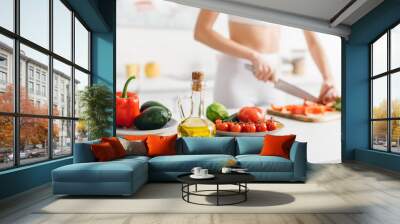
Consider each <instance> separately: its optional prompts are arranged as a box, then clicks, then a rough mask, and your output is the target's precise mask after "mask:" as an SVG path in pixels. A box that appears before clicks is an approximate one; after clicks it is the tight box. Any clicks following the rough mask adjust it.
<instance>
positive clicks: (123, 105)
mask: <svg viewBox="0 0 400 224" xmlns="http://www.w3.org/2000/svg"><path fill="white" fill-rule="evenodd" d="M133 79H135V76H132V77H130V78H129V79H128V80H126V82H125V85H124V89H123V91H122V92H117V94H116V96H117V97H116V124H117V126H118V127H126V128H129V127H131V126H132V125H133V122H134V121H135V118H136V117H137V116H138V115H139V114H140V111H139V96H138V95H137V94H136V93H134V92H128V84H129V83H130V81H132V80H133Z"/></svg>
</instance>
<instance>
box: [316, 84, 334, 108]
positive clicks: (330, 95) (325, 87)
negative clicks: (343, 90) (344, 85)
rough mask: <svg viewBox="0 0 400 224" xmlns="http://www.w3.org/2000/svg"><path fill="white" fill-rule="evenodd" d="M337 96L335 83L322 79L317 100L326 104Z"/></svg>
mask: <svg viewBox="0 0 400 224" xmlns="http://www.w3.org/2000/svg"><path fill="white" fill-rule="evenodd" d="M337 98H338V94H337V90H336V88H335V85H334V84H333V82H331V81H324V82H323V83H322V86H321V91H320V93H319V101H320V103H322V104H328V103H331V102H333V101H335V100H336V99H337Z"/></svg>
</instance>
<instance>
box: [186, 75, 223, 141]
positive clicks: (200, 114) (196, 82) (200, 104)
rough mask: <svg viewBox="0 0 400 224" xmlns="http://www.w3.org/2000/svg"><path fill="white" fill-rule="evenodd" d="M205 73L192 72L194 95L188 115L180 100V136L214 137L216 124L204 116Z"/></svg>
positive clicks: (191, 98)
mask: <svg viewBox="0 0 400 224" xmlns="http://www.w3.org/2000/svg"><path fill="white" fill-rule="evenodd" d="M203 89H204V74H203V73H202V72H193V73H192V95H191V97H190V104H191V110H190V111H191V112H190V115H189V116H188V117H186V116H185V115H184V112H183V107H182V103H181V100H178V106H179V108H180V112H181V117H182V121H181V123H180V124H179V125H178V135H179V136H180V137H213V136H215V132H216V129H215V125H214V123H213V122H211V121H210V120H208V119H207V118H206V117H205V116H204V99H203Z"/></svg>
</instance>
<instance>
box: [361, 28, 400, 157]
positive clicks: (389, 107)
mask: <svg viewBox="0 0 400 224" xmlns="http://www.w3.org/2000/svg"><path fill="white" fill-rule="evenodd" d="M397 26H400V21H397V22H396V23H394V24H392V25H391V26H390V27H389V28H387V29H386V30H385V31H384V32H383V33H381V34H379V35H378V36H377V37H376V38H375V39H374V40H372V41H371V42H370V43H369V44H368V47H369V72H368V73H369V78H368V81H369V99H370V100H369V146H370V147H369V149H370V150H373V151H379V152H386V153H391V154H400V152H393V151H392V133H391V132H392V126H391V123H392V121H400V117H393V116H392V98H391V97H392V96H391V92H392V85H391V80H392V76H393V75H396V74H397V73H398V72H400V67H397V68H393V69H392V68H391V51H392V48H391V37H392V35H391V32H392V30H393V29H394V28H395V27H397ZM385 34H386V35H387V39H386V41H387V51H386V55H387V56H386V57H387V64H386V71H385V72H382V73H379V74H376V75H374V74H373V72H374V70H373V66H374V62H373V54H374V52H373V44H374V43H376V41H378V40H379V39H380V38H381V37H383V36H384V35H385ZM383 77H386V87H387V93H386V98H387V105H386V110H387V114H386V118H373V81H374V80H376V79H379V78H383ZM376 121H386V123H387V124H386V125H387V130H386V135H387V138H386V150H385V151H384V150H379V149H376V148H374V136H373V135H374V133H373V125H372V124H373V122H376Z"/></svg>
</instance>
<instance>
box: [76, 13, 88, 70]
mask: <svg viewBox="0 0 400 224" xmlns="http://www.w3.org/2000/svg"><path fill="white" fill-rule="evenodd" d="M75 62H76V64H78V65H80V66H81V67H83V68H85V69H89V32H88V31H87V30H86V28H85V27H84V26H83V25H82V23H81V22H80V21H79V20H78V19H76V18H75Z"/></svg>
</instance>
